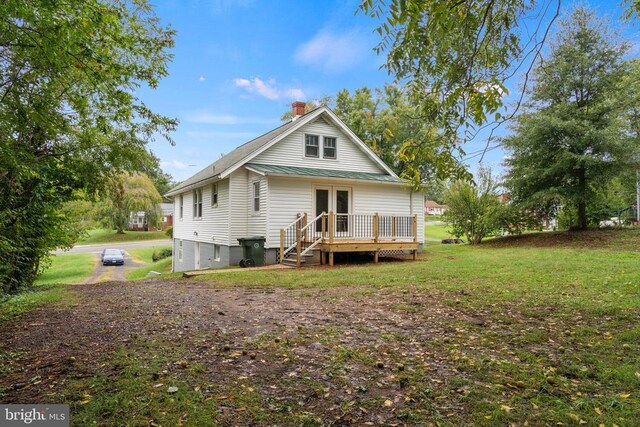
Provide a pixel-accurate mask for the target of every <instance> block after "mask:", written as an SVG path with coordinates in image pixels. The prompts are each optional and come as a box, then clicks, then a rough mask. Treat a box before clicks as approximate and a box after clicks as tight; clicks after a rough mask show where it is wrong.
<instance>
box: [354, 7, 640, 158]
mask: <svg viewBox="0 0 640 427" xmlns="http://www.w3.org/2000/svg"><path fill="white" fill-rule="evenodd" d="M623 3H624V4H625V5H626V16H625V18H626V19H627V20H630V19H636V18H637V17H638V13H639V12H640V2H639V1H637V0H626V1H624V2H623ZM560 7H561V0H544V1H542V2H537V1H535V0H492V1H471V0H469V1H452V0H427V1H425V0H361V3H360V7H359V11H361V12H363V13H365V14H367V15H368V16H370V17H372V18H374V19H376V20H379V21H380V25H379V26H378V27H377V28H376V30H377V32H378V33H379V35H380V37H381V41H380V43H379V44H378V45H377V46H376V48H375V50H376V52H377V53H378V54H383V53H385V54H386V58H387V60H386V63H385V67H386V68H387V70H388V71H389V72H390V73H391V74H392V75H394V76H395V78H396V81H397V82H398V83H400V84H403V85H406V86H407V87H408V90H409V96H410V98H411V100H412V102H413V103H415V105H416V106H417V107H418V108H419V110H420V113H421V116H422V118H423V120H427V121H429V122H430V123H432V124H433V125H434V126H436V127H437V128H438V129H440V130H441V132H442V137H441V139H440V144H442V146H443V147H446V148H447V150H445V151H444V152H445V153H446V152H448V153H450V155H451V156H454V155H455V153H456V150H460V151H461V153H462V154H463V155H464V143H465V142H466V141H469V140H471V139H473V138H474V137H476V136H477V134H478V132H479V131H480V130H481V129H485V128H487V129H488V131H489V132H490V136H489V137H488V138H487V145H486V146H485V150H484V151H486V149H487V148H488V146H489V144H490V143H491V141H492V140H493V138H492V135H493V132H494V131H495V129H496V128H497V127H498V126H500V125H501V124H502V123H504V122H505V121H508V120H510V119H511V118H512V117H513V116H514V115H515V114H516V112H517V111H518V109H519V105H520V102H521V101H522V99H523V95H524V90H523V91H522V92H520V94H519V95H518V96H517V98H518V99H519V100H518V101H517V102H516V103H515V105H514V106H513V107H512V108H510V109H507V108H504V102H505V98H504V94H505V93H507V88H506V86H505V85H506V82H507V81H508V80H509V79H510V78H512V77H513V76H517V75H518V74H523V75H524V85H523V89H524V88H526V86H527V80H528V76H529V72H530V70H531V69H532V67H533V66H534V64H535V63H536V62H537V60H538V59H539V58H540V55H541V53H542V51H543V48H544V47H545V44H546V41H547V36H548V34H549V33H550V30H551V28H552V26H553V25H554V23H555V21H556V18H557V17H558V16H559V13H560ZM421 150H422V147H421V146H415V147H413V148H412V149H411V151H413V152H419V151H421ZM484 151H483V152H481V157H480V161H481V162H482V157H483V156H484ZM409 158H412V156H409ZM416 158H419V154H417V155H416ZM443 158H444V156H443V157H441V158H439V159H436V162H435V168H436V169H440V167H441V165H440V160H442V159H443ZM412 164H415V162H413V161H412Z"/></svg>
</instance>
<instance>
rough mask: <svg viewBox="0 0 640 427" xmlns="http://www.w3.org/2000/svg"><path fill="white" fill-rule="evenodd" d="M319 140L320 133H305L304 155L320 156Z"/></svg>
mask: <svg viewBox="0 0 640 427" xmlns="http://www.w3.org/2000/svg"><path fill="white" fill-rule="evenodd" d="M319 141H320V137H319V136H318V135H305V136H304V155H305V157H318V156H319V151H320V147H319V145H320V144H319Z"/></svg>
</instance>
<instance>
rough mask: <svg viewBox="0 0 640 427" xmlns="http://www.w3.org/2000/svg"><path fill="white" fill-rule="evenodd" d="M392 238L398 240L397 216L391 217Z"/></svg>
mask: <svg viewBox="0 0 640 427" xmlns="http://www.w3.org/2000/svg"><path fill="white" fill-rule="evenodd" d="M391 240H396V216H395V215H394V216H392V217H391Z"/></svg>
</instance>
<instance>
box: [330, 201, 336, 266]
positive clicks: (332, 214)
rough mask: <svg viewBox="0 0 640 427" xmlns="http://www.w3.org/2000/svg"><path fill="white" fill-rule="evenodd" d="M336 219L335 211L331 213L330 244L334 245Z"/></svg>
mask: <svg viewBox="0 0 640 427" xmlns="http://www.w3.org/2000/svg"><path fill="white" fill-rule="evenodd" d="M335 218H336V214H334V213H333V211H329V244H332V243H333V234H334V231H335V230H334V224H333V223H334V220H335ZM332 265H333V264H332Z"/></svg>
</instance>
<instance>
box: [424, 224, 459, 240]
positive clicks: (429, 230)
mask: <svg viewBox="0 0 640 427" xmlns="http://www.w3.org/2000/svg"><path fill="white" fill-rule="evenodd" d="M424 237H427V238H430V239H450V238H451V237H453V236H452V235H451V234H449V226H448V225H446V224H425V225H424Z"/></svg>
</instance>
